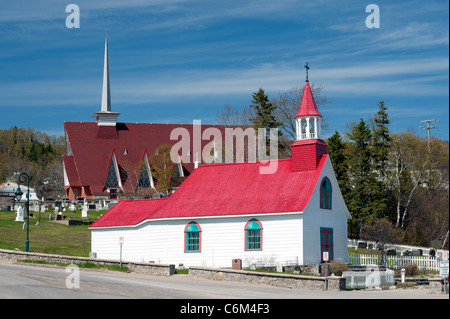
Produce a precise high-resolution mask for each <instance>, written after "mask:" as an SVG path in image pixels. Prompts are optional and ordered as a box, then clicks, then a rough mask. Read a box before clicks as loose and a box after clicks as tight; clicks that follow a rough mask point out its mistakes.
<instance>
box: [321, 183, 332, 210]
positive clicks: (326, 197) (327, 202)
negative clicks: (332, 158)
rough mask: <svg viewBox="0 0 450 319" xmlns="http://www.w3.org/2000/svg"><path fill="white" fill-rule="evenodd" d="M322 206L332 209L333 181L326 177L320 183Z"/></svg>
mask: <svg viewBox="0 0 450 319" xmlns="http://www.w3.org/2000/svg"><path fill="white" fill-rule="evenodd" d="M320 208H323V209H331V183H330V180H329V179H328V177H324V179H323V180H322V183H321V184H320Z"/></svg>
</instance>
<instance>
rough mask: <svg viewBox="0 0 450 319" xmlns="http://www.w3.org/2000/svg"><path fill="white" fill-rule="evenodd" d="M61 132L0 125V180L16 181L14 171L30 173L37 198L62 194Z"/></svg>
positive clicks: (64, 150)
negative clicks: (50, 133) (53, 132)
mask: <svg viewBox="0 0 450 319" xmlns="http://www.w3.org/2000/svg"><path fill="white" fill-rule="evenodd" d="M65 152H66V144H65V140H64V136H58V137H57V136H54V135H53V136H49V135H47V134H46V133H43V132H39V131H35V130H34V129H33V128H18V127H11V128H9V129H0V183H3V182H6V181H8V180H10V181H13V182H17V176H14V173H15V172H21V173H22V172H25V173H27V174H28V175H29V176H30V187H32V188H34V189H35V190H36V192H37V195H38V197H39V198H41V197H42V196H45V197H56V198H57V196H58V195H60V196H61V195H64V189H63V183H64V180H63V167H62V158H61V156H62V155H64V154H65Z"/></svg>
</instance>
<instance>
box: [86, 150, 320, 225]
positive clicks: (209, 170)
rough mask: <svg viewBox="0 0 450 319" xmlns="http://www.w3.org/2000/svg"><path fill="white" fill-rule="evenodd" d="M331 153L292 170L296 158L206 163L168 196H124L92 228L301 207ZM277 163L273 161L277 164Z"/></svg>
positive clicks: (279, 211) (274, 211)
mask: <svg viewBox="0 0 450 319" xmlns="http://www.w3.org/2000/svg"><path fill="white" fill-rule="evenodd" d="M327 156H328V155H326V154H325V155H322V156H321V158H320V161H319V165H318V166H317V169H315V170H309V171H302V172H293V171H292V159H283V160H277V161H276V163H277V165H278V167H277V169H276V172H275V173H274V174H260V168H261V167H264V166H267V165H268V164H262V163H261V162H256V163H229V164H211V165H201V166H199V167H198V168H197V169H195V170H194V171H193V173H192V174H191V175H190V176H189V177H188V178H187V179H186V180H185V181H184V182H183V184H181V186H180V187H179V188H178V189H177V190H176V191H175V192H174V194H173V195H172V196H171V197H169V198H167V199H164V200H160V199H150V200H121V201H119V202H118V203H117V204H116V205H115V206H113V207H112V208H111V209H110V210H109V211H108V212H106V213H105V214H104V215H103V216H102V217H100V218H99V219H98V220H97V221H95V222H94V223H93V224H92V225H91V228H99V227H117V226H130V225H136V224H138V223H140V222H142V221H144V220H147V219H160V218H177V217H179V218H183V217H192V218H195V217H206V216H225V215H246V214H266V213H283V212H301V211H303V210H304V208H305V207H306V205H307V204H308V202H309V200H310V198H311V196H312V194H313V191H314V188H315V186H316V184H317V182H318V178H319V176H320V174H321V171H322V169H323V167H324V164H325V161H326V159H327ZM274 164H275V163H272V165H274Z"/></svg>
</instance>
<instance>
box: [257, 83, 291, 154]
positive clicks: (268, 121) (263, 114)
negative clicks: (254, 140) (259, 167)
mask: <svg viewBox="0 0 450 319" xmlns="http://www.w3.org/2000/svg"><path fill="white" fill-rule="evenodd" d="M252 96H253V100H252V104H250V107H252V108H253V109H254V114H255V116H254V117H253V118H251V119H250V122H251V123H252V124H253V128H254V129H255V131H256V133H258V129H259V128H265V129H266V144H267V145H269V144H270V129H271V128H279V127H280V126H281V125H282V123H281V122H278V121H277V119H276V118H275V113H274V110H275V109H276V108H277V106H276V105H273V104H272V103H270V102H269V98H268V96H267V95H266V94H265V93H264V90H263V89H262V88H260V89H259V91H258V92H254V93H253V95H252ZM282 135H283V134H282V133H281V130H278V137H281V136H282ZM278 140H279V142H278V151H279V153H280V152H281V151H282V150H283V146H282V145H281V144H280V139H278ZM266 149H267V151H268V150H269V148H268V147H267V148H266Z"/></svg>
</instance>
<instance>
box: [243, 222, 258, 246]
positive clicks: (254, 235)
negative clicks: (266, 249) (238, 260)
mask: <svg viewBox="0 0 450 319" xmlns="http://www.w3.org/2000/svg"><path fill="white" fill-rule="evenodd" d="M245 250H262V224H261V222H260V221H259V220H257V219H254V218H253V219H251V220H249V221H248V222H247V224H246V225H245Z"/></svg>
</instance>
